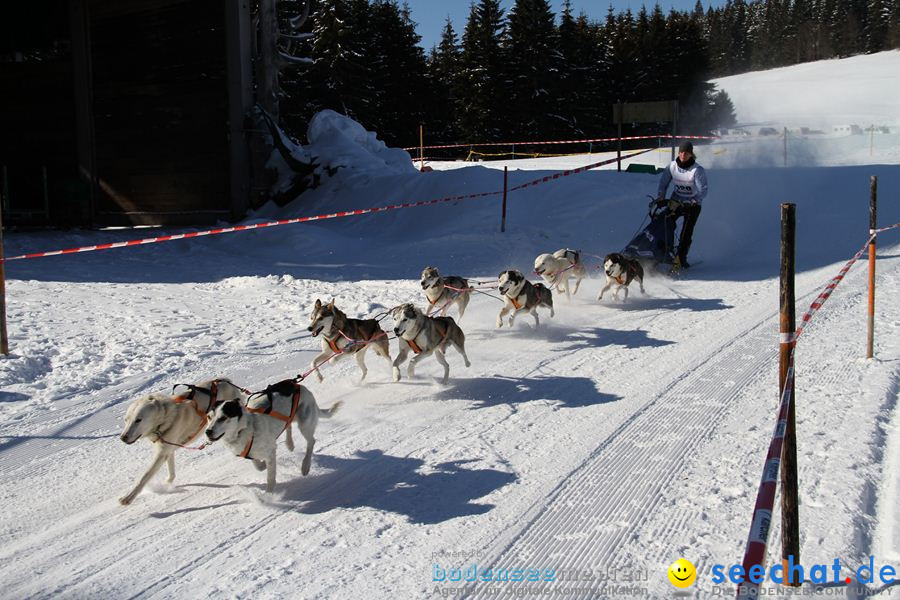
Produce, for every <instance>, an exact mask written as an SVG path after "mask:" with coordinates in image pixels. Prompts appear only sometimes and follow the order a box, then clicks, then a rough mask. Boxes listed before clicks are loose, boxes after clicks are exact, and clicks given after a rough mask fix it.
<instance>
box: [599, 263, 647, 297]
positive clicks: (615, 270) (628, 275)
mask: <svg viewBox="0 0 900 600" xmlns="http://www.w3.org/2000/svg"><path fill="white" fill-rule="evenodd" d="M603 271H604V272H605V273H606V285H605V286H603V289H602V290H600V295H599V296H597V300H601V299H603V294H604V293H605V292H606V290H608V289H609V288H611V287H612V286H613V284H615V285H616V286H617V287H616V289H615V291H613V300H618V298H619V290H625V297H624V298H622V302H625V301H626V300H628V285H629V284H630V283H631V282H632V281H634V280H635V279H637V282H638V283H639V284H640V286H641V293H642V294H646V293H647V292H645V291H644V267H642V266H641V263H640V262H638V261H637V260H636V259H634V258H629V257H627V256H625V255H624V254H619V253H618V252H613V253H612V254H607V255H606V259H605V260H604V261H603Z"/></svg>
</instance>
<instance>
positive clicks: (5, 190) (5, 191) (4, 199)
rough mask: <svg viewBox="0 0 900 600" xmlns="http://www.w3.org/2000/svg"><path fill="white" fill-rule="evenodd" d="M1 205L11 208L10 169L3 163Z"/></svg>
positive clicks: (0, 192) (0, 189)
mask: <svg viewBox="0 0 900 600" xmlns="http://www.w3.org/2000/svg"><path fill="white" fill-rule="evenodd" d="M0 205H2V206H3V208H5V209H7V210H9V171H8V170H7V168H6V165H3V187H2V188H0Z"/></svg>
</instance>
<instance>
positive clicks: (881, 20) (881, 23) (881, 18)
mask: <svg viewBox="0 0 900 600" xmlns="http://www.w3.org/2000/svg"><path fill="white" fill-rule="evenodd" d="M890 5H891V1H890V0H869V1H868V2H867V3H866V29H865V32H864V37H865V40H864V49H865V51H866V52H867V53H872V52H881V51H882V50H884V49H886V48H887V47H888V46H887V43H888V31H889V29H890V24H891V6H890Z"/></svg>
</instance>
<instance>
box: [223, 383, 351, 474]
mask: <svg viewBox="0 0 900 600" xmlns="http://www.w3.org/2000/svg"><path fill="white" fill-rule="evenodd" d="M340 405H341V403H340V402H335V403H334V404H333V405H332V407H331V408H330V409H328V410H323V409H321V408H319V406H318V405H317V404H316V399H315V398H314V397H313V395H312V393H311V392H310V391H309V390H308V389H306V387H304V386H302V385H300V384H299V383H298V382H296V381H295V380H293V379H288V380H285V381H281V382H279V383H275V384H273V385H270V386H268V387H267V388H266V389H265V390H264V391H262V392H257V393H255V394H253V395H251V396H250V398H249V399H248V400H247V405H246V406H244V405H243V404H241V403H240V402H239V401H238V400H232V401H229V402H225V403H223V404H221V405H219V407H218V408H217V409H216V412H215V413H214V414H213V417H212V421H211V423H210V425H209V428H207V430H206V437H207V439H209V441H211V442H215V441H217V440H220V439H221V440H222V441H223V442H224V443H225V445H226V446H228V448H229V449H230V450H231V451H232V452H234V454H235V455H236V456H240V457H241V458H248V459H250V460H252V461H253V465H254V466H255V467H256V468H257V470H260V471H262V470H263V469H265V470H266V491H267V492H271V491H272V490H274V489H275V466H276V464H275V449H276V443H275V442H276V441H277V439H278V436H280V435H281V433H282V432H283V431H285V430H290V429H291V424H292V423H297V426H298V427H299V428H300V433H301V434H303V437H304V438H306V455H305V456H304V457H303V465H302V467H301V473H303V475H307V474H308V473H309V467H310V464H311V462H312V453H313V446H314V445H315V443H316V439H315V437H314V434H315V432H316V425H318V423H319V418H320V417H323V418H326V419H327V418H331V417H332V416H334V413H335V412H336V411H337V409H338V408H339V407H340Z"/></svg>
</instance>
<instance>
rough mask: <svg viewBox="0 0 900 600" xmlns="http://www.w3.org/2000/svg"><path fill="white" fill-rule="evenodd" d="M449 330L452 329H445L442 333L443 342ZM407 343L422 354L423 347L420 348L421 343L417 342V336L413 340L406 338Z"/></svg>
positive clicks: (417, 352) (414, 350)
mask: <svg viewBox="0 0 900 600" xmlns="http://www.w3.org/2000/svg"><path fill="white" fill-rule="evenodd" d="M440 331H441V330H440V328H438V332H440ZM448 331H450V330H449V329H445V330H444V332H443V333H441V342H443V341H444V340H445V339H446V337H447V332H448ZM406 344H407V345H408V346H409V347H410V349H411V350H412V351H413V352H415V353H416V354H422V349H421V348H419V345H418V344H417V343H416V338H413V339H411V340H406ZM438 344H440V342H438Z"/></svg>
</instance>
